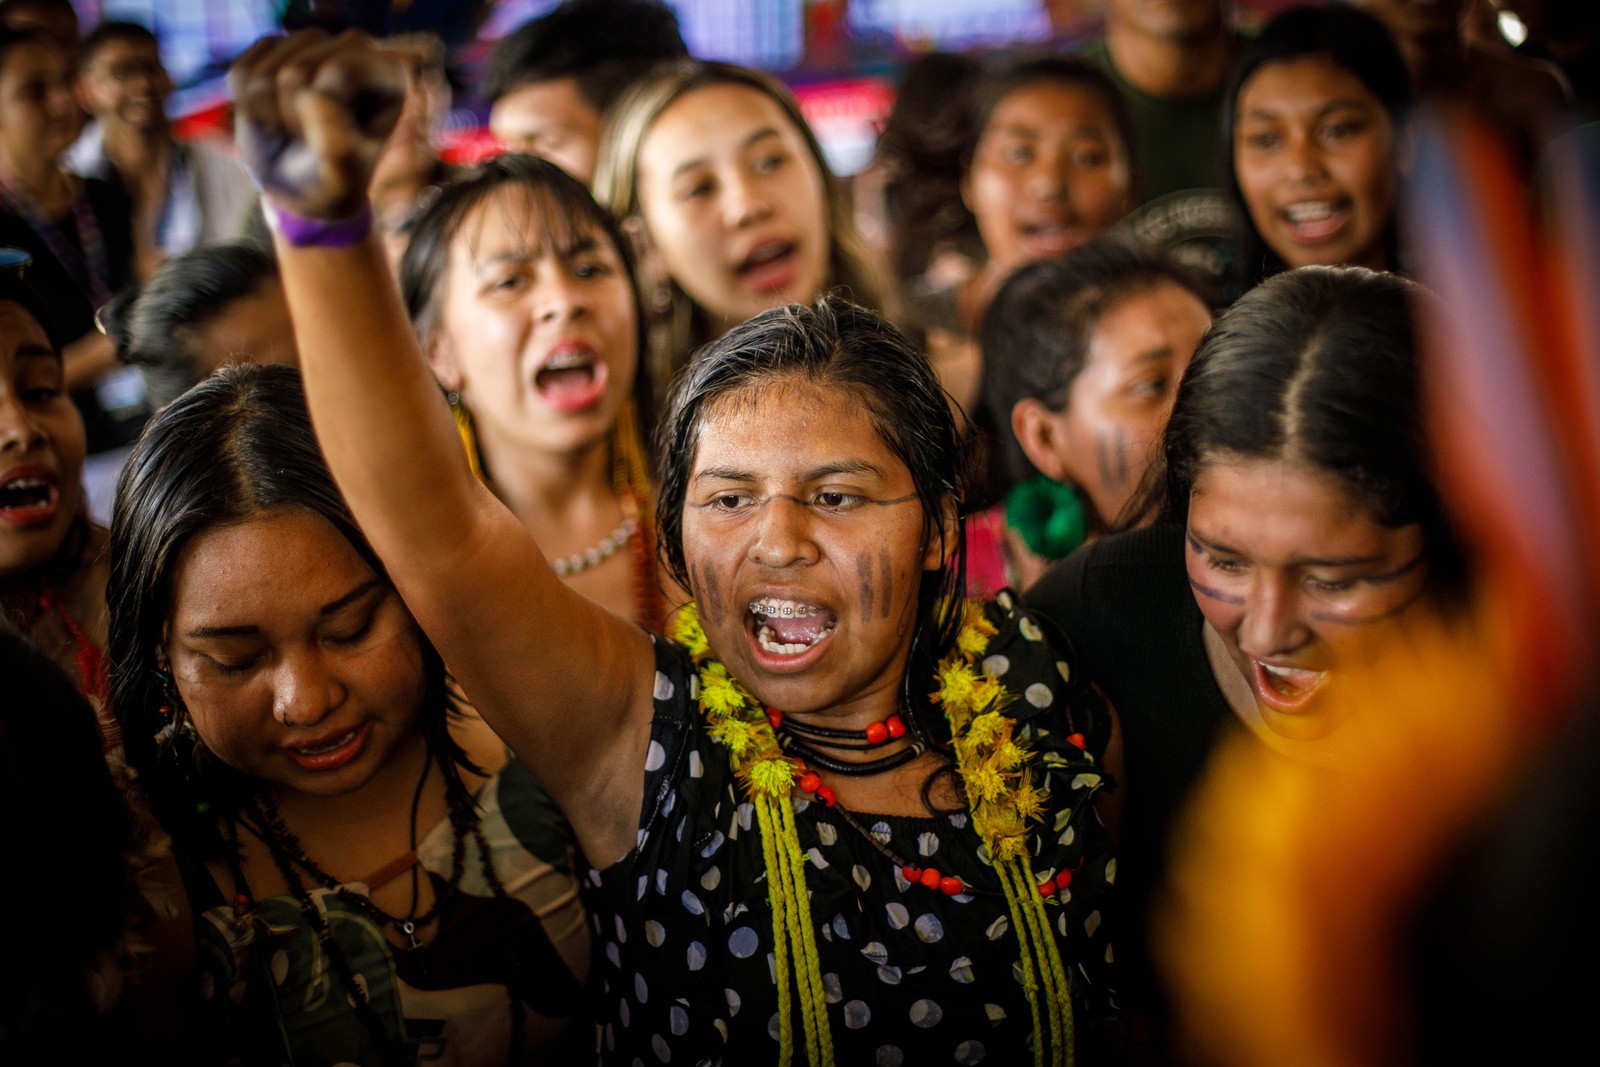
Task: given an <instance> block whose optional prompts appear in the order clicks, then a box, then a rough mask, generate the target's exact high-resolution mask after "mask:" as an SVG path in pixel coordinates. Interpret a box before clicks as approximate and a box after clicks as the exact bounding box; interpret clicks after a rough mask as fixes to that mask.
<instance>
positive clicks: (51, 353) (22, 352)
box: [16, 341, 61, 363]
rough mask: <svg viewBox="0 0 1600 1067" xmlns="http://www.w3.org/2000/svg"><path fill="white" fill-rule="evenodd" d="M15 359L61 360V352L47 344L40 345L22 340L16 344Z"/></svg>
mask: <svg viewBox="0 0 1600 1067" xmlns="http://www.w3.org/2000/svg"><path fill="white" fill-rule="evenodd" d="M16 358H17V359H48V360H50V361H52V362H55V363H60V362H61V353H60V352H57V351H56V350H55V349H53V348H51V347H50V346H49V345H41V344H38V343H37V342H33V341H24V342H23V343H22V344H20V345H18V346H17V354H16Z"/></svg>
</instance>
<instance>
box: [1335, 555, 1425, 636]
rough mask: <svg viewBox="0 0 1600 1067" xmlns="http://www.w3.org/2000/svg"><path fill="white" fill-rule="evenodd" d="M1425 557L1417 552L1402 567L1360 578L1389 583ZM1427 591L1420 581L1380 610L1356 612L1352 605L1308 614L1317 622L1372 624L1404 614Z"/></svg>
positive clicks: (1348, 624)
mask: <svg viewBox="0 0 1600 1067" xmlns="http://www.w3.org/2000/svg"><path fill="white" fill-rule="evenodd" d="M1426 558H1427V556H1426V553H1423V554H1419V555H1418V556H1417V558H1415V559H1413V560H1412V561H1411V562H1410V563H1407V564H1405V565H1404V566H1402V567H1398V568H1396V569H1395V570H1392V571H1389V572H1387V573H1385V574H1375V575H1373V576H1372V577H1371V578H1365V579H1362V581H1363V582H1364V584H1366V585H1372V586H1377V587H1379V588H1382V587H1384V586H1387V585H1391V584H1393V583H1394V582H1396V581H1399V580H1400V579H1401V578H1404V577H1405V576H1406V575H1407V574H1410V573H1412V572H1413V571H1415V570H1417V568H1419V567H1421V566H1422V564H1423V563H1424V562H1425V561H1426ZM1427 591H1428V583H1427V582H1426V581H1424V582H1421V583H1419V584H1418V585H1417V588H1416V589H1414V590H1412V592H1411V595H1410V596H1407V597H1405V598H1404V599H1403V600H1401V601H1400V602H1399V603H1398V604H1396V605H1394V606H1393V607H1390V608H1385V609H1383V610H1382V611H1377V612H1372V613H1369V614H1365V615H1360V614H1356V609H1355V607H1354V606H1353V605H1352V606H1351V607H1350V608H1349V609H1346V610H1344V611H1335V610H1329V609H1319V610H1314V611H1312V612H1310V616H1311V618H1313V619H1315V620H1316V621H1317V622H1332V623H1338V624H1339V625H1341V626H1372V625H1374V624H1376V623H1380V622H1387V621H1389V620H1390V619H1393V618H1395V617H1396V616H1398V615H1401V614H1404V613H1405V611H1406V610H1407V609H1409V608H1410V607H1411V605H1413V604H1415V603H1416V602H1417V601H1419V600H1421V599H1422V597H1423V594H1425V593H1426V592H1427Z"/></svg>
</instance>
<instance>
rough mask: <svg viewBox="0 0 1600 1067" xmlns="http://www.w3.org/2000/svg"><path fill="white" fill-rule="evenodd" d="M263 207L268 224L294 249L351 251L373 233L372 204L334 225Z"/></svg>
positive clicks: (263, 202)
mask: <svg viewBox="0 0 1600 1067" xmlns="http://www.w3.org/2000/svg"><path fill="white" fill-rule="evenodd" d="M261 204H262V209H263V210H262V213H263V214H264V215H265V216H266V219H267V224H268V225H269V226H271V227H272V229H273V230H274V231H276V232H277V233H278V234H280V235H281V236H282V237H283V239H284V240H285V241H288V242H289V244H290V245H292V246H294V247H295V248H349V247H350V246H351V245H354V244H359V243H360V242H361V240H362V239H363V238H365V237H366V236H367V234H369V233H371V232H372V205H371V204H363V205H361V210H359V211H357V212H356V213H355V214H354V215H351V216H350V217H349V218H344V219H335V220H333V221H331V222H330V221H328V220H327V219H308V218H302V217H301V216H299V215H296V214H295V213H294V212H292V211H286V210H284V209H283V208H281V207H277V206H275V205H273V204H270V203H268V202H267V201H266V200H262V202H261Z"/></svg>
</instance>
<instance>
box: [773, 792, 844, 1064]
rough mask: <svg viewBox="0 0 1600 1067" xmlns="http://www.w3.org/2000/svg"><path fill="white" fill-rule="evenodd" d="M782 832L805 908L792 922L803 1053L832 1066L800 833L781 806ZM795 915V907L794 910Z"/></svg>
mask: <svg viewBox="0 0 1600 1067" xmlns="http://www.w3.org/2000/svg"><path fill="white" fill-rule="evenodd" d="M780 810H781V813H782V819H783V830H784V834H785V835H786V836H787V839H788V840H789V841H791V842H793V845H792V846H791V847H790V849H789V857H790V862H791V865H792V867H791V876H792V877H793V879H794V887H795V899H796V900H798V901H800V902H801V903H802V904H804V905H805V918H804V920H803V921H801V920H800V919H799V918H798V915H797V917H796V921H795V923H794V927H795V929H794V931H793V932H794V934H795V938H796V940H795V948H796V950H797V951H798V952H799V954H800V957H801V960H802V961H803V964H804V965H803V966H802V967H801V970H800V976H799V977H800V1012H801V1017H802V1019H803V1020H804V1023H805V1028H806V1054H807V1056H809V1057H810V1061H811V1064H812V1067H833V1033H832V1031H831V1029H830V1027H829V1024H828V1002H827V995H826V994H825V993H824V991H823V988H822V961H821V959H820V958H819V957H818V955H817V929H816V923H815V922H813V921H812V919H811V901H810V898H809V895H808V893H807V891H806V870H805V855H804V854H803V853H802V852H801V851H800V832H799V830H798V829H797V828H796V827H795V824H794V806H793V805H792V804H790V803H788V802H782V803H781V809H780ZM796 912H798V908H797V909H796Z"/></svg>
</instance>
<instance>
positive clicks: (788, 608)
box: [748, 597, 838, 656]
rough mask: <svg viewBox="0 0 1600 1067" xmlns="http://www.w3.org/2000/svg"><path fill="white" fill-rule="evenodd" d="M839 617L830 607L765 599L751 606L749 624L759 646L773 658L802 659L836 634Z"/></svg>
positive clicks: (795, 601)
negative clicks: (801, 657) (835, 625)
mask: <svg viewBox="0 0 1600 1067" xmlns="http://www.w3.org/2000/svg"><path fill="white" fill-rule="evenodd" d="M837 621H838V618H837V616H835V615H834V613H833V612H832V611H830V610H829V609H827V608H824V607H819V606H817V605H815V604H805V603H802V602H800V601H798V600H780V599H778V598H777V597H762V598H761V599H760V600H752V601H750V605H749V618H748V624H749V627H750V631H751V633H752V634H754V636H755V639H756V644H758V645H760V646H761V650H762V651H763V652H766V653H767V654H768V655H772V656H799V655H803V654H804V653H806V652H809V651H811V650H812V649H813V648H815V647H817V646H818V645H819V644H821V643H822V642H823V641H826V640H827V639H828V638H829V637H831V636H832V635H833V628H834V624H835V623H836V622H837Z"/></svg>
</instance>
